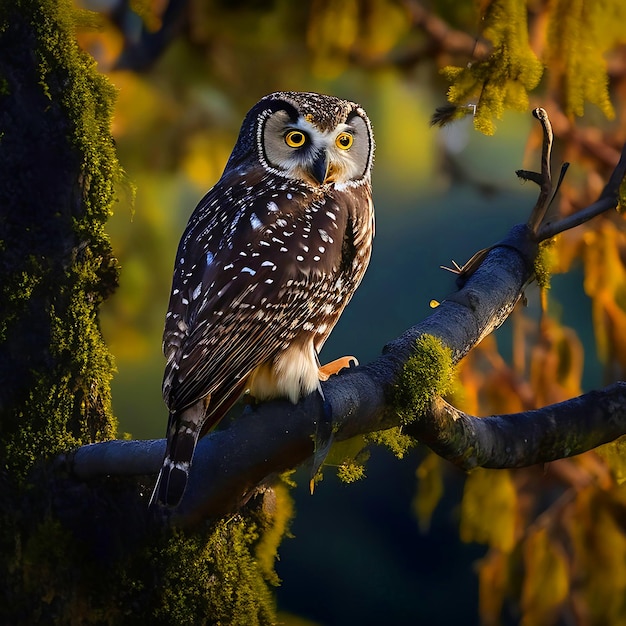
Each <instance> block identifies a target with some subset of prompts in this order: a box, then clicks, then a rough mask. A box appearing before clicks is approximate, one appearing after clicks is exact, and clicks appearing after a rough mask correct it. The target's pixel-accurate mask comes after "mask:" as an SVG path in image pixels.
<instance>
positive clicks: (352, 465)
mask: <svg viewBox="0 0 626 626" xmlns="http://www.w3.org/2000/svg"><path fill="white" fill-rule="evenodd" d="M337 476H338V477H339V480H341V482H344V483H353V482H356V481H357V480H361V479H362V478H365V465H363V464H361V463H358V462H357V461H356V460H355V459H346V460H345V461H344V462H343V463H342V464H341V465H340V466H339V467H338V468H337Z"/></svg>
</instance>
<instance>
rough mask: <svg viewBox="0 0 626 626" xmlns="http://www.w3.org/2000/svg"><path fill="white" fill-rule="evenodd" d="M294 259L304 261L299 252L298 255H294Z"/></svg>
mask: <svg viewBox="0 0 626 626" xmlns="http://www.w3.org/2000/svg"><path fill="white" fill-rule="evenodd" d="M296 261H300V263H302V261H304V257H303V256H302V255H301V254H299V255H298V256H297V257H296Z"/></svg>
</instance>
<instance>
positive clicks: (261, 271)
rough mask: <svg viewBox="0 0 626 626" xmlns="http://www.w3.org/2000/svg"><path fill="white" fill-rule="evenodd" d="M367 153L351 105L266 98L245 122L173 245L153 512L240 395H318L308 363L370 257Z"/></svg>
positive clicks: (168, 501) (176, 494)
mask: <svg viewBox="0 0 626 626" xmlns="http://www.w3.org/2000/svg"><path fill="white" fill-rule="evenodd" d="M373 156H374V139H373V136H372V129H371V126H370V122H369V119H368V117H367V115H366V114H365V111H363V109H362V108H361V107H360V106H359V105H357V104H355V103H354V102H348V101H346V100H340V99H339V98H334V97H332V96H326V95H319V94H316V93H296V92H284V93H283V92H277V93H273V94H270V95H268V96H266V97H264V98H263V99H262V100H260V101H259V102H258V103H257V104H256V105H255V106H254V107H253V108H252V109H251V110H250V111H249V113H248V114H247V116H246V118H245V120H244V122H243V124H242V127H241V131H240V134H239V138H238V140H237V144H236V145H235V148H234V149H233V153H232V155H231V156H230V159H229V160H228V163H227V164H226V168H225V170H224V173H223V174H222V177H221V178H220V180H219V181H218V182H217V184H216V185H215V186H214V187H213V188H212V189H211V190H210V191H209V192H208V193H207V194H206V196H204V198H203V199H202V200H201V201H200V203H199V204H198V206H197V207H196V209H195V211H194V212H193V214H192V216H191V218H190V220H189V223H188V225H187V229H186V230H185V233H184V234H183V237H182V239H181V242H180V245H179V247H178V254H177V258H176V264H175V268H174V279H173V284H172V292H171V297H170V302H169V311H168V313H167V316H166V321H165V332H164V335H163V351H164V354H165V357H166V359H167V364H166V366H165V374H164V379H163V397H164V399H165V402H166V404H167V406H168V408H169V411H170V417H169V424H168V427H167V449H166V454H165V459H164V461H163V467H162V469H161V472H160V474H159V478H158V480H157V483H156V486H155V489H154V493H153V495H152V501H153V502H157V503H159V504H161V505H162V506H167V507H174V506H176V505H177V504H178V503H179V501H180V499H181V498H182V495H183V493H184V490H185V487H186V484H187V476H188V471H189V466H190V463H191V460H192V457H193V453H194V449H195V446H196V443H197V441H198V438H199V437H201V436H202V435H204V434H205V433H207V432H208V431H209V430H210V429H211V428H213V427H214V426H215V425H216V424H217V423H218V422H219V421H220V420H221V419H222V417H223V416H224V415H225V414H226V412H227V411H228V410H229V408H230V407H231V406H232V405H233V404H234V403H235V402H236V401H237V399H238V398H239V397H240V395H241V394H242V393H244V392H249V393H250V395H251V396H253V397H254V398H255V399H256V400H267V399H270V398H277V397H286V398H289V399H290V400H291V401H292V402H294V403H295V402H297V401H298V400H299V399H300V398H302V397H303V396H305V395H308V394H310V393H312V392H313V391H315V390H316V389H320V384H319V381H320V377H321V375H320V371H319V361H318V358H317V355H318V353H319V351H320V350H321V348H322V345H323V344H324V342H325V341H326V339H327V338H328V335H329V334H330V332H331V330H332V328H333V326H334V325H335V324H336V323H337V320H338V319H339V316H340V315H341V312H342V311H343V309H344V307H345V306H346V304H348V301H349V300H350V298H351V297H352V294H353V293H354V291H355V289H356V288H357V286H358V284H359V282H360V281H361V279H362V277H363V274H364V273H365V269H366V267H367V264H368V262H369V258H370V252H371V246H372V237H373V235H374V208H373V204H372V194H371V183H370V172H371V168H372V159H373Z"/></svg>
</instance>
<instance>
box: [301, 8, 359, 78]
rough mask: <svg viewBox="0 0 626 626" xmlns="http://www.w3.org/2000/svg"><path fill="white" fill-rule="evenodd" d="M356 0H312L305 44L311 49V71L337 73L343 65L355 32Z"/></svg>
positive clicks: (323, 73) (324, 73) (356, 32)
mask: <svg viewBox="0 0 626 626" xmlns="http://www.w3.org/2000/svg"><path fill="white" fill-rule="evenodd" d="M358 12H359V3H358V1H357V0H313V1H312V2H311V13H310V16H309V26H308V31H307V44H308V46H309V48H310V49H311V50H313V51H314V52H315V56H314V65H313V71H314V73H315V74H318V75H320V76H338V75H339V74H341V72H343V71H344V70H345V69H346V65H347V57H348V53H349V51H350V49H351V48H352V46H353V45H354V42H355V41H356V38H357V35H358Z"/></svg>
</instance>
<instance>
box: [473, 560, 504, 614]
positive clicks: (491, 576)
mask: <svg viewBox="0 0 626 626" xmlns="http://www.w3.org/2000/svg"><path fill="white" fill-rule="evenodd" d="M508 568H509V555H508V554H506V553H505V552H502V551H501V550H490V551H489V552H488V553H487V555H486V556H485V557H484V558H483V559H481V560H480V562H479V564H478V593H479V595H478V607H479V612H480V617H481V620H482V623H483V624H499V623H500V615H501V613H502V605H503V604H504V596H505V592H506V587H507V583H508V580H507V579H508Z"/></svg>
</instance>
